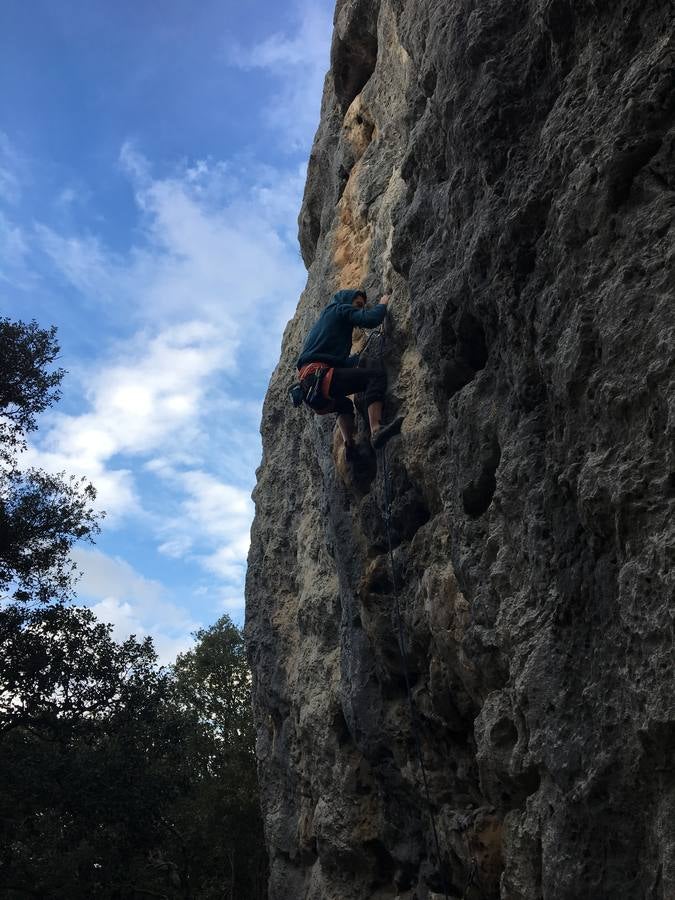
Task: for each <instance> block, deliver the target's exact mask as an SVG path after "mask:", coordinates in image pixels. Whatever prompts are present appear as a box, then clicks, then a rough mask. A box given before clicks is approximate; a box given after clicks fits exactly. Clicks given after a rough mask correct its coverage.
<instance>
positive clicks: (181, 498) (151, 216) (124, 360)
mask: <svg viewBox="0 0 675 900" xmlns="http://www.w3.org/2000/svg"><path fill="white" fill-rule="evenodd" d="M120 161H121V166H122V168H123V171H124V172H125V173H126V175H127V177H128V178H129V179H130V182H131V185H132V188H133V191H134V196H135V198H136V202H137V205H138V210H139V215H140V224H139V227H138V228H137V229H136V232H135V234H136V235H137V240H136V242H135V246H133V247H132V248H131V250H130V251H129V252H128V253H126V254H124V255H122V254H119V253H114V252H112V251H111V250H110V248H109V247H108V246H107V245H106V244H105V243H104V242H103V241H102V240H101V239H100V238H99V237H98V236H96V235H91V234H69V233H67V232H66V233H57V232H56V231H54V230H52V229H49V228H47V227H45V226H38V227H37V228H36V230H35V236H36V239H37V240H38V241H39V243H40V246H41V248H42V250H43V251H44V253H46V254H47V256H48V258H49V259H50V260H51V262H52V264H53V265H54V266H55V267H56V268H57V269H58V271H59V272H60V274H61V277H62V278H63V279H65V280H66V281H67V282H68V283H69V284H70V285H72V286H73V287H74V288H75V289H76V291H77V292H79V293H80V294H81V295H82V297H83V300H84V308H86V309H91V310H92V327H94V328H95V327H96V325H97V322H98V321H99V320H98V319H97V318H96V316H97V315H99V316H100V315H101V312H103V313H104V315H105V316H106V317H110V316H117V321H118V323H121V325H120V328H121V327H122V326H126V330H127V331H128V332H131V335H130V336H129V337H127V338H126V339H124V340H118V341H117V342H116V343H115V344H114V345H111V346H107V347H102V348H101V353H100V356H99V357H98V358H97V359H95V361H94V362H93V363H89V364H87V366H82V368H81V369H80V371H79V372H78V377H79V380H80V383H81V385H82V389H83V394H84V408H83V409H82V410H81V411H79V412H71V411H68V412H67V413H65V412H52V413H50V414H48V415H46V416H45V417H44V422H43V427H42V428H41V431H40V433H39V435H38V443H37V444H36V445H35V446H33V447H32V448H31V449H30V451H29V454H28V462H29V463H32V464H35V465H39V466H42V467H44V468H47V469H49V470H52V471H54V470H56V471H62V470H65V471H66V472H69V473H74V474H84V475H86V476H87V477H88V478H90V479H91V480H92V482H93V483H94V485H95V486H96V487H97V490H98V492H99V506H100V508H103V509H105V510H106V512H107V513H108V518H107V519H106V522H105V526H106V528H109V527H110V526H111V525H112V526H121V525H122V524H123V523H124V521H125V520H127V519H128V518H129V517H134V518H136V519H139V520H141V521H142V527H143V528H144V529H145V531H146V533H149V534H154V536H155V538H156V541H157V549H158V551H159V552H160V553H161V554H163V555H164V556H165V557H167V558H169V559H173V560H183V561H185V562H186V563H188V564H192V565H197V566H199V567H200V568H201V570H202V572H203V573H204V579H205V582H206V583H207V584H208V585H209V591H210V596H211V597H218V596H220V595H221V592H224V593H225V594H226V595H227V597H229V598H235V600H236V602H235V600H232V605H231V607H228V608H231V609H232V610H235V609H237V610H240V609H241V597H242V594H243V579H244V574H245V567H246V556H247V553H248V547H249V540H250V538H249V532H250V525H251V520H252V518H253V504H252V502H251V499H250V496H249V494H250V487H251V485H252V481H253V477H254V469H255V465H256V464H257V462H258V459H259V453H260V443H259V434H258V424H259V418H260V399H259V398H258V397H256V396H255V395H254V394H253V393H252V389H251V388H250V387H249V386H248V382H249V380H250V379H251V377H254V378H255V380H256V382H257V384H259V385H260V384H261V383H262V381H263V378H264V373H265V371H266V370H267V371H270V370H271V368H272V366H273V364H274V363H275V362H276V360H277V358H278V352H279V344H280V338H281V334H282V331H283V328H284V326H285V324H286V322H287V320H288V318H289V317H290V315H291V314H292V311H293V309H294V307H295V304H296V302H297V297H298V295H299V293H300V290H301V288H302V285H303V283H304V279H305V272H304V268H303V267H302V264H301V263H300V261H299V259H298V255H297V249H296V244H295V233H294V232H295V218H296V214H297V209H298V206H299V203H300V197H301V193H302V187H303V182H304V167H303V168H300V167H295V168H294V169H291V170H288V169H286V170H275V169H273V168H271V167H262V166H251V167H250V168H248V169H246V168H242V169H240V170H238V171H237V172H236V174H235V172H234V171H233V169H232V167H231V165H230V164H229V163H220V162H218V161H213V160H200V161H198V162H195V163H191V164H187V163H184V164H183V165H182V166H180V167H178V168H177V169H176V170H175V171H173V172H172V173H171V174H169V175H167V176H165V177H163V178H157V177H155V176H154V175H153V172H152V167H151V165H150V164H149V163H148V161H147V160H146V159H145V158H144V157H143V155H142V154H141V153H139V152H138V150H137V149H135V148H134V147H133V146H132V145H131V144H126V145H125V146H124V147H123V148H122V151H121V155H120ZM289 220H290V221H291V222H292V231H291V228H290V225H289ZM90 564H91V562H90ZM116 564H117V568H116V573H115V578H117V579H118V580H119V578H120V577H121V569H120V565H121V561H116ZM102 566H103V563H102V561H101V560H100V559H99V560H98V562H97V563H96V570H97V571H98V570H100V569H101V568H102ZM92 577H93V576H89V580H88V581H87V585H89V588H90V589H91V578H92ZM105 580H106V583H108V584H110V583H112V581H113V578H112V575H111V574H110V573H106V574H105ZM97 590H98V594H97V597H98V599H97V600H96V602H97V604H99V605H98V606H97V607H95V608H96V611H97V612H98V613H99V614H100V615H101V616H103V617H106V616H107V617H108V618H111V617H112V618H111V620H114V621H115V622H116V623H118V624H119V627H120V628H129V629H132V630H133V628H132V626H133V627H136V624H137V623H138V622H140V623H141V625H143V626H144V627H145V628H146V630H148V631H150V630H151V627H150V626H151V624H152V623H151V622H149V620H148V618H147V615H146V614H145V613H144V614H143V616H140V614H139V608H140V607H139V604H142V608H143V609H144V610H145V611H146V612H147V603H148V597H147V590H148V589H147V586H146V588H144V589H143V590H140V588H139V585H138V584H136V586H135V588H134V590H133V591H130V592H128V594H129V595H128V596H127V595H125V594H124V593H123V592H122V593H119V591H118V592H117V593H115V592H111V591H110V590H109V589H106V590H105V591H104V590H103V588H101V587H99V588H98V589H97ZM131 595H133V596H131ZM139 596H140V597H141V598H142V599H141V600H139V599H138V597H139ZM143 598H144V599H143ZM160 633H163V632H160ZM180 639H182V638H180Z"/></svg>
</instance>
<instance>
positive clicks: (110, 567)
mask: <svg viewBox="0 0 675 900" xmlns="http://www.w3.org/2000/svg"><path fill="white" fill-rule="evenodd" d="M73 559H74V561H75V562H76V563H77V565H78V567H79V568H80V570H81V572H82V578H81V579H80V581H79V583H78V595H79V597H80V600H81V601H82V600H85V601H86V602H87V605H89V606H90V607H91V609H92V610H93V612H94V613H95V614H96V616H97V617H98V618H99V619H100V620H101V621H103V622H108V623H110V624H111V625H112V626H113V634H114V636H115V638H116V639H117V640H124V639H125V638H126V637H128V636H129V635H130V634H135V635H136V636H137V637H139V638H140V637H143V636H145V635H148V634H150V635H152V637H153V641H154V643H155V648H156V650H157V653H158V656H159V659H160V662H162V663H169V662H172V661H173V660H174V659H175V657H176V654H177V653H180V652H183V651H184V650H186V649H188V648H189V647H190V646H191V645H192V643H193V641H192V639H191V637H190V635H191V634H192V632H194V631H196V630H197V628H198V627H199V623H198V622H196V621H194V619H193V617H192V616H191V615H190V614H189V612H188V611H187V610H185V609H184V608H182V607H179V606H176V605H175V604H174V603H171V602H170V601H169V600H167V598H166V594H167V591H166V588H165V587H164V585H162V584H161V583H160V582H158V581H155V580H153V579H149V578H144V577H143V576H142V575H140V574H139V573H138V572H136V571H135V569H133V567H132V566H130V565H129V564H128V563H127V562H125V561H124V560H122V559H117V558H113V557H110V556H107V555H106V554H105V553H101V551H99V550H90V549H85V548H82V547H78V548H76V549H75V550H74V552H73Z"/></svg>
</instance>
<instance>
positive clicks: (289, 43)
mask: <svg viewBox="0 0 675 900" xmlns="http://www.w3.org/2000/svg"><path fill="white" fill-rule="evenodd" d="M333 7H334V3H333V2H332V0H331V2H328V0H303V2H302V3H299V4H298V5H297V6H296V12H295V19H296V30H295V31H294V32H293V33H292V34H288V33H276V34H272V35H269V36H268V37H267V38H265V39H264V40H263V41H261V42H260V43H258V44H254V45H253V46H251V47H241V46H234V47H232V48H231V49H230V51H229V53H228V59H229V62H230V63H231V64H233V65H236V66H238V67H239V68H242V69H252V68H259V69H265V70H267V71H269V72H270V73H271V74H273V75H274V77H275V79H276V81H277V83H278V85H279V89H278V91H277V92H275V94H274V96H273V97H272V100H271V102H270V103H269V105H268V106H267V107H265V109H264V116H265V120H266V123H267V125H268V126H269V127H270V128H272V129H274V130H275V131H276V132H278V133H282V134H283V135H284V136H285V138H286V140H287V141H288V142H289V144H290V146H291V148H292V149H296V150H297V149H306V147H307V145H308V143H309V142H310V141H311V138H312V136H313V134H314V132H315V130H316V128H317V125H318V123H319V105H320V102H321V92H322V87H323V81H324V78H325V75H326V72H327V70H328V67H329V64H330V41H331V33H332V23H333Z"/></svg>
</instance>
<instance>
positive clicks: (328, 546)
mask: <svg viewBox="0 0 675 900" xmlns="http://www.w3.org/2000/svg"><path fill="white" fill-rule="evenodd" d="M674 14H675V13H674V8H673V5H672V3H670V2H660V0H659V2H656V0H623V2H615V0H612V2H604V0H575V2H572V0H530V2H529V3H525V2H516V0H501V2H500V0H381V2H378V0H338V4H337V9H336V12H335V32H334V37H333V45H332V54H331V69H330V72H329V74H328V76H327V79H326V85H325V93H324V98H323V105H322V110H321V121H320V124H319V128H318V132H317V136H316V140H315V143H314V147H313V150H312V154H311V158H310V162H309V173H308V180H307V186H306V191H305V198H304V203H303V207H302V211H301V214H300V220H299V224H300V244H301V248H302V254H303V258H304V260H305V263H306V265H307V267H308V281H307V287H306V290H305V291H304V293H303V295H302V297H301V298H300V303H299V306H298V309H297V313H296V315H295V317H294V319H293V320H292V321H291V322H290V323H289V325H288V327H287V329H286V333H285V335H284V340H283V348H282V356H281V361H280V363H279V366H278V368H277V370H276V371H275V373H274V375H273V377H272V380H271V384H270V388H269V393H268V395H267V399H266V402H265V408H264V414H263V422H262V434H263V461H262V465H261V468H260V470H259V478H258V485H257V488H256V491H255V500H256V518H255V523H254V527H253V534H252V545H251V551H250V557H249V571H248V584H247V625H246V631H247V638H248V643H249V650H250V658H251V663H252V667H253V674H254V693H255V713H256V719H257V729H258V751H257V752H258V759H259V767H260V777H261V782H262V797H263V812H264V817H265V823H266V834H267V841H268V845H269V852H270V861H271V879H270V898H271V900H366V898H369V900H375V898H378V900H384V898H395V897H396V898H399V900H412V898H417V900H429V898H433V897H435V898H442V897H443V896H444V894H445V892H446V889H447V896H448V897H453V898H460V897H466V898H472V900H480V898H484V900H487V898H497V897H501V898H507V900H536V898H546V900H583V898H589V900H590V898H593V900H602V898H607V900H623V898H625V900H639V898H649V900H652V898H653V900H669V898H673V897H675V784H674V775H673V753H674V750H675V727H674V721H673V719H674V716H673V697H674V696H675V690H674V687H675V686H674V684H673V603H672V598H673V576H672V571H673V565H672V564H673V516H672V513H673V505H674V497H675V460H674V459H673V455H674V453H673V448H674V447H675V440H674V437H675V436H674V430H675V429H674V425H675V403H674V400H673V397H674V390H673V387H674V386H673V346H674V343H675V340H674V334H675V323H674V318H675V312H674V308H675V304H674V293H675V288H674V286H675V272H674V271H673V270H674V268H675V266H674V261H675V242H674V240H673V235H674V229H673V215H674V211H675V128H674V126H675V47H674V43H673V37H672V34H673V17H674ZM359 285H362V286H364V287H365V288H366V290H367V291H368V294H369V297H370V298H371V301H372V300H375V299H377V297H378V295H379V293H381V292H382V291H384V290H389V291H391V294H392V302H391V305H390V314H389V316H388V319H387V336H386V343H385V344H384V345H382V344H380V342H379V339H377V338H376V339H374V340H373V341H371V343H370V345H369V346H368V349H367V351H366V354H367V355H370V357H371V362H372V363H373V364H376V363H377V362H378V359H380V358H382V359H383V360H384V363H385V364H386V367H387V371H388V375H389V399H388V405H387V415H388V416H393V415H394V414H395V413H397V412H403V413H405V416H406V418H405V422H404V426H403V430H402V434H401V436H400V437H397V438H394V439H393V440H392V441H391V443H390V444H389V447H388V451H387V458H388V465H389V469H390V475H391V484H392V497H393V499H392V504H391V528H392V536H393V543H394V557H395V563H396V568H397V571H398V576H399V580H400V583H401V584H400V603H401V609H402V619H403V629H404V632H405V636H406V641H407V644H408V654H409V668H410V677H411V683H412V694H413V697H414V702H415V705H416V708H417V709H418V712H419V729H420V740H421V749H422V754H423V758H424V763H425V767H426V771H427V775H428V782H429V791H430V796H431V803H432V809H433V814H434V817H435V821H436V825H437V829H438V835H439V843H440V849H441V859H440V860H439V859H437V857H436V852H435V847H434V841H433V837H432V829H431V824H430V816H429V810H428V808H427V804H426V799H425V793H424V787H423V782H422V775H421V771H420V767H419V764H418V759H417V755H416V751H415V743H414V739H413V731H412V729H411V718H410V711H409V706H408V701H407V696H406V690H405V683H404V678H403V669H402V665H401V658H400V655H399V649H398V643H397V623H396V618H395V614H394V609H395V603H394V594H393V588H392V578H391V571H390V568H389V564H388V557H387V540H386V530H385V521H384V517H383V512H384V486H383V460H382V459H379V460H376V459H375V457H374V456H373V455H372V454H370V455H368V451H367V450H366V451H364V452H365V454H366V457H365V459H364V463H363V465H362V466H361V467H360V469H359V470H357V471H356V472H354V471H351V470H350V468H349V467H348V466H347V465H346V463H345V460H344V451H343V449H342V447H341V443H340V440H339V438H338V436H337V433H336V431H335V429H334V421H333V417H332V416H328V417H322V418H320V417H316V416H313V415H312V414H311V413H310V412H309V410H306V409H300V410H295V409H293V407H292V406H291V405H290V403H289V401H288V398H287V389H288V387H289V386H290V384H291V383H292V382H293V380H294V377H295V369H294V364H295V360H296V358H297V356H298V353H299V350H300V347H301V344H302V341H303V338H304V336H305V334H306V333H307V331H308V329H309V327H310V326H311V324H312V323H313V322H314V321H315V319H316V317H317V316H318V314H319V312H320V310H321V309H322V307H323V306H324V305H325V303H326V302H327V301H328V299H329V297H330V295H331V293H332V292H333V291H335V290H337V289H339V288H344V287H355V286H359ZM355 338H356V339H358V340H362V339H361V338H360V336H359V335H358V334H355ZM380 351H381V354H380ZM359 440H360V441H361V442H362V444H363V445H364V447H366V446H367V425H366V422H365V420H364V419H363V418H360V419H359Z"/></svg>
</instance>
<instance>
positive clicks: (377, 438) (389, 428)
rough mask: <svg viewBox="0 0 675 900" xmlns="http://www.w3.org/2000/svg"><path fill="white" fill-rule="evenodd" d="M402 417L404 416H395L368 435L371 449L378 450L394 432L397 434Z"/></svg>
mask: <svg viewBox="0 0 675 900" xmlns="http://www.w3.org/2000/svg"><path fill="white" fill-rule="evenodd" d="M404 418H405V416H397V417H396V418H395V419H394V420H393V421H392V422H389V424H388V425H382V426H381V427H380V428H378V429H377V431H374V432H373V433H372V434H371V435H370V443H371V445H372V447H373V450H380V449H381V448H382V447H384V445H385V444H386V443H387V441H388V440H389V438H392V437H394V435H395V434H398V433H399V432H400V431H401V425H403V419H404Z"/></svg>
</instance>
